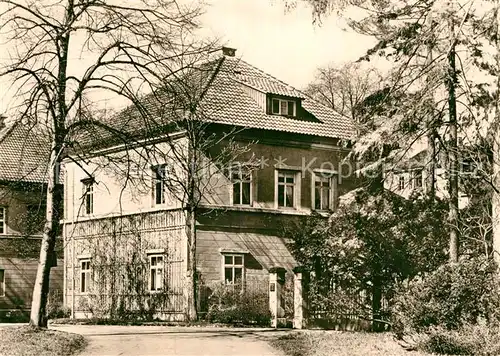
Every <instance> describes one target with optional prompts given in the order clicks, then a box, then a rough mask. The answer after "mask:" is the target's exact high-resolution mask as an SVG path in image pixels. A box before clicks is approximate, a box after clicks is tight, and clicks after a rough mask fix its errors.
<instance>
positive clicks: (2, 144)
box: [0, 122, 50, 183]
mask: <svg viewBox="0 0 500 356" xmlns="http://www.w3.org/2000/svg"><path fill="white" fill-rule="evenodd" d="M49 148H50V146H48V145H47V142H46V141H45V140H44V138H43V135H42V134H41V133H40V132H36V131H35V130H34V129H33V127H29V126H26V125H24V124H23V123H21V122H15V123H13V124H11V125H9V126H8V127H6V128H4V129H3V130H1V131H0V180H9V181H25V182H36V183H42V182H45V181H46V180H47V178H46V177H47V174H46V173H47V163H46V162H47V161H48V157H49V150H48V149H49Z"/></svg>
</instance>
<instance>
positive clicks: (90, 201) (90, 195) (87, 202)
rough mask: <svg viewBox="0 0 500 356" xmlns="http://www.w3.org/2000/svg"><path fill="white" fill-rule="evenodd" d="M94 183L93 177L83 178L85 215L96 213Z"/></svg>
mask: <svg viewBox="0 0 500 356" xmlns="http://www.w3.org/2000/svg"><path fill="white" fill-rule="evenodd" d="M94 185H95V181H94V179H93V178H88V179H83V180H82V201H83V215H92V214H93V213H94Z"/></svg>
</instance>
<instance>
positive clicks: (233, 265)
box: [221, 252, 245, 288]
mask: <svg viewBox="0 0 500 356" xmlns="http://www.w3.org/2000/svg"><path fill="white" fill-rule="evenodd" d="M226 257H230V258H231V259H232V262H231V263H226ZM235 257H240V258H241V263H235ZM221 262H222V264H221V266H222V270H221V279H222V281H223V282H224V284H225V285H238V284H236V283H235V273H234V271H235V269H241V286H242V288H243V286H244V285H245V254H244V253H238V252H224V253H222V261H221ZM226 268H227V269H231V280H228V279H226Z"/></svg>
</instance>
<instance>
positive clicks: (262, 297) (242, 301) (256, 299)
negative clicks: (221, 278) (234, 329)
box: [206, 283, 271, 326]
mask: <svg viewBox="0 0 500 356" xmlns="http://www.w3.org/2000/svg"><path fill="white" fill-rule="evenodd" d="M211 289H212V293H211V295H210V297H209V308H208V313H207V316H206V317H207V320H208V321H210V322H219V323H228V324H232V323H238V324H245V325H260V326H269V325H270V324H271V312H270V311H269V297H268V294H267V288H266V289H254V288H251V286H249V287H246V288H243V289H242V288H241V285H238V284H236V285H226V284H223V283H216V284H214V285H213V286H211Z"/></svg>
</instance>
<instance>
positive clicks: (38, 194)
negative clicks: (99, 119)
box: [0, 120, 63, 319]
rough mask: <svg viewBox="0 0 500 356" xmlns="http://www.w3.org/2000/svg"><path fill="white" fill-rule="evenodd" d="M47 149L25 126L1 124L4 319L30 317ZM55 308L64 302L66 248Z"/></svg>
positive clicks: (0, 313)
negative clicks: (63, 268)
mask: <svg viewBox="0 0 500 356" xmlns="http://www.w3.org/2000/svg"><path fill="white" fill-rule="evenodd" d="M47 147H48V146H47V145H46V144H45V142H44V141H43V140H42V139H41V135H40V134H39V133H37V132H36V131H35V130H34V129H33V128H32V127H28V126H26V125H25V124H23V123H22V122H15V123H11V124H8V125H6V124H5V122H4V121H3V120H2V121H1V122H0V319H9V318H13V317H21V318H22V317H23V316H27V315H29V310H30V308H31V298H32V291H33V286H34V282H35V277H36V271H37V266H38V256H39V250H40V243H41V238H42V230H43V222H44V219H45V187H46V185H45V169H46V166H44V164H43V162H46V161H47ZM58 249H59V253H60V254H59V256H58V257H60V259H59V260H58V262H57V267H54V268H53V269H52V273H51V282H50V283H51V287H50V288H51V295H50V297H49V302H51V303H54V302H57V299H60V300H61V301H62V291H63V286H62V283H63V270H62V265H63V263H62V262H63V261H62V253H61V252H62V246H61V245H60V244H59V245H58ZM9 315H10V316H9Z"/></svg>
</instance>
